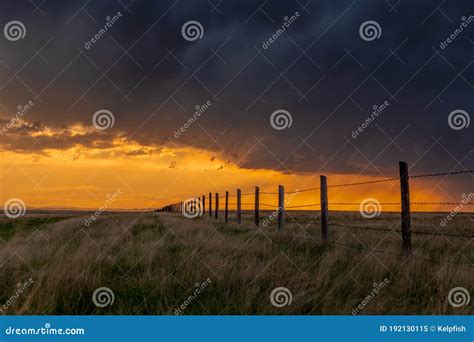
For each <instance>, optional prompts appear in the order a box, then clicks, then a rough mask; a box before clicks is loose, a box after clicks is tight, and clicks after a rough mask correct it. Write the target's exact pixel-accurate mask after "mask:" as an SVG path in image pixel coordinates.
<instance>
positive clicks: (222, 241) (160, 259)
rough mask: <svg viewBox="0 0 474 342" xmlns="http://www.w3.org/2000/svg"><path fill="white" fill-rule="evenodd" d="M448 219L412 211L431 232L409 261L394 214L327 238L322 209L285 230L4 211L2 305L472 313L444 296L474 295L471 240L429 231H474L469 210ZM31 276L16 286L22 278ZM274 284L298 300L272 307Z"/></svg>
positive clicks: (151, 217) (290, 215) (170, 218)
mask: <svg viewBox="0 0 474 342" xmlns="http://www.w3.org/2000/svg"><path fill="white" fill-rule="evenodd" d="M269 214H270V212H266V213H265V212H264V213H263V214H262V215H261V216H262V218H263V217H265V215H269ZM82 215H84V214H82ZM445 216H446V214H445V213H423V214H422V213H418V214H416V213H415V214H413V217H412V225H413V231H414V232H417V231H418V232H424V233H423V234H414V235H413V237H412V239H413V241H412V242H413V250H414V252H413V258H411V259H405V258H404V257H403V256H402V255H401V254H402V253H401V247H400V245H401V239H400V233H399V230H400V224H399V219H400V217H399V214H395V213H394V214H390V213H388V214H382V215H381V216H380V217H377V218H374V219H370V220H368V219H363V218H362V217H361V216H360V215H359V213H353V212H331V217H330V222H332V223H333V224H334V225H332V226H330V233H329V234H330V240H331V243H330V244H329V245H328V246H324V245H323V244H322V243H321V239H320V227H319V221H318V213H317V212H301V211H298V212H292V211H289V212H287V216H286V219H287V224H286V227H285V231H284V232H280V233H278V232H276V225H275V224H272V225H270V226H268V227H260V228H259V229H257V228H255V226H253V224H252V216H251V214H250V213H246V215H244V222H243V224H242V225H237V224H236V223H235V222H234V221H235V218H232V219H231V221H232V222H230V223H228V224H224V223H223V222H222V217H221V218H220V219H219V220H215V219H213V218H209V217H208V216H205V217H204V218H200V219H194V220H190V219H186V218H184V217H183V216H182V215H180V214H171V213H150V212H148V213H142V214H140V213H113V214H111V213H104V214H103V215H102V216H101V217H99V219H98V220H97V221H95V222H94V223H93V224H91V225H90V226H89V227H86V226H85V225H84V221H85V219H86V217H87V216H85V215H84V216H81V214H77V213H75V214H72V215H71V214H70V215H62V214H60V213H59V212H58V213H49V214H47V215H38V214H35V215H26V216H25V217H23V218H20V219H15V220H12V219H7V218H5V217H3V218H0V227H1V229H0V238H1V240H0V279H1V282H0V308H1V305H2V304H3V303H9V304H8V305H6V306H4V309H3V313H4V314H171V315H172V314H176V313H179V314H185V315H187V314H216V315H223V314H313V315H319V314H348V315H350V314H351V313H353V312H354V309H355V308H357V307H358V306H359V309H357V313H358V314H361V315H366V314H392V315H396V314H402V315H403V314H461V315H465V314H473V313H474V309H473V308H474V306H473V303H472V302H473V301H472V300H471V303H470V304H469V305H467V306H463V307H460V308H453V307H452V306H451V305H449V303H448V301H447V295H448V292H449V291H450V289H452V288H454V287H464V288H466V289H467V290H468V291H469V292H470V293H471V294H472V293H473V292H474V291H473V290H474V285H473V284H474V272H473V263H474V248H473V239H472V238H466V237H455V236H444V235H431V234H429V233H437V234H448V235H465V236H470V235H473V234H474V221H473V218H472V214H462V213H458V214H457V216H456V217H455V219H454V220H453V221H451V222H449V224H447V225H446V227H444V228H441V227H440V224H439V223H440V221H441V219H442V218H443V217H445ZM336 225H353V226H357V227H363V228H366V229H361V228H344V227H341V226H336ZM369 229H393V230H395V231H385V230H369ZM373 250H375V251H373ZM30 278H31V279H32V284H31V285H29V286H28V288H26V289H24V291H22V293H20V294H18V291H17V288H18V284H19V283H21V284H22V283H25V282H26V281H27V280H28V279H30ZM381 282H384V286H383V287H381V288H379V287H378V285H377V284H380V283H381ZM374 283H375V285H377V293H375V294H374V286H375V285H374ZM203 284H205V286H204V285H203ZM100 287H108V288H110V289H111V290H112V291H113V294H114V302H113V304H111V305H108V306H106V307H103V308H101V307H98V306H96V305H95V304H94V302H93V301H92V296H93V293H94V291H95V290H96V289H97V288H100ZM277 287H285V288H287V289H288V290H289V291H290V292H291V296H292V300H291V303H289V305H286V306H283V307H281V308H280V307H275V306H274V305H272V302H271V301H270V294H271V292H272V290H273V289H275V288H277ZM197 288H199V289H200V291H196V289H197ZM197 292H199V293H197ZM369 295H370V300H368V299H367V298H368V296H369ZM12 298H14V300H12ZM361 303H365V304H364V305H361ZM361 306H362V309H360V307H361ZM178 308H180V310H177V309H178Z"/></svg>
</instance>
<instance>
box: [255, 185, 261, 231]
mask: <svg viewBox="0 0 474 342" xmlns="http://www.w3.org/2000/svg"><path fill="white" fill-rule="evenodd" d="M259 200H260V188H259V187H258V186H256V187H255V225H256V226H257V227H258V226H259V225H260V205H259Z"/></svg>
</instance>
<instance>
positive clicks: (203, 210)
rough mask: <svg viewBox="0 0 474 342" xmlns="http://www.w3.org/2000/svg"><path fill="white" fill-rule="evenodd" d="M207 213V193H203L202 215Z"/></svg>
mask: <svg viewBox="0 0 474 342" xmlns="http://www.w3.org/2000/svg"><path fill="white" fill-rule="evenodd" d="M205 213H206V195H202V215H203V216H204V214H205Z"/></svg>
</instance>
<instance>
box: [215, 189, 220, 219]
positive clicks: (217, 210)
mask: <svg viewBox="0 0 474 342" xmlns="http://www.w3.org/2000/svg"><path fill="white" fill-rule="evenodd" d="M214 211H215V214H216V219H217V216H218V215H219V193H218V192H216V209H214Z"/></svg>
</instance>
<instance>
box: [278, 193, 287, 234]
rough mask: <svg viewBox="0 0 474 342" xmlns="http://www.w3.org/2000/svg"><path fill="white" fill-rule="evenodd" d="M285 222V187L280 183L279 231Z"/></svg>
mask: <svg viewBox="0 0 474 342" xmlns="http://www.w3.org/2000/svg"><path fill="white" fill-rule="evenodd" d="M284 224H285V188H284V187H283V185H278V231H281V230H283V227H284Z"/></svg>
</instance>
